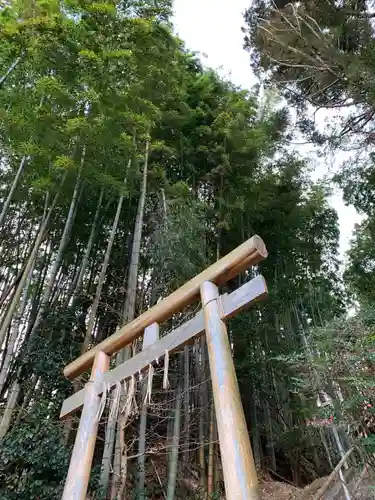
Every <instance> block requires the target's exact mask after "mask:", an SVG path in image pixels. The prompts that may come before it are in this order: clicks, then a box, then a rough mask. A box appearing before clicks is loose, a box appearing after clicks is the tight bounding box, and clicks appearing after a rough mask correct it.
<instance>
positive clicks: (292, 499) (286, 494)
mask: <svg viewBox="0 0 375 500" xmlns="http://www.w3.org/2000/svg"><path fill="white" fill-rule="evenodd" d="M260 490H261V496H262V500H266V499H269V500H272V499H276V498H277V499H278V500H297V499H298V500H302V499H303V498H304V497H303V496H302V494H303V490H301V489H300V488H295V487H294V486H290V485H289V484H286V483H278V482H276V481H268V482H264V483H261V485H260Z"/></svg>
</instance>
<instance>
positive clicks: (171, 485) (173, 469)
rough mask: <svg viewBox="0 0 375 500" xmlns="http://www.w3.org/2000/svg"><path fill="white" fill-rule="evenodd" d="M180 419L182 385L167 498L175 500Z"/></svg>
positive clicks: (175, 422) (175, 418)
mask: <svg viewBox="0 0 375 500" xmlns="http://www.w3.org/2000/svg"><path fill="white" fill-rule="evenodd" d="M180 420H181V386H180V385H179V386H178V387H177V390H176V408H175V412H174V425H173V438H172V449H171V455H170V461H169V471H168V490H167V500H174V498H175V491H176V481H177V470H178V448H179V442H180Z"/></svg>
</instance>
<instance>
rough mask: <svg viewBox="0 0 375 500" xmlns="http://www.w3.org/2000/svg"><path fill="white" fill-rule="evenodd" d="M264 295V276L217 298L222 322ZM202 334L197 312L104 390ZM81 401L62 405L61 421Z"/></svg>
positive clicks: (111, 376) (107, 379) (79, 395)
mask: <svg viewBox="0 0 375 500" xmlns="http://www.w3.org/2000/svg"><path fill="white" fill-rule="evenodd" d="M266 295H267V285H266V282H265V280H264V278H263V276H261V275H260V276H257V277H256V278H254V279H253V280H251V281H249V282H247V283H245V284H244V285H242V286H241V287H240V288H238V289H237V290H235V291H234V292H232V293H231V294H229V295H227V294H225V295H222V296H221V297H220V300H221V308H220V309H221V316H222V317H223V318H229V317H232V316H234V315H235V314H236V313H238V312H240V311H242V310H243V309H244V308H245V307H249V306H250V305H251V304H254V303H255V302H257V301H258V300H261V299H263V298H264V297H265V296H266ZM153 328H154V326H153V325H152V326H151V329H153ZM203 331H204V319H203V312H202V311H199V313H198V314H197V315H196V316H194V318H192V319H191V320H189V321H187V322H186V323H184V324H183V325H181V326H180V327H178V328H176V329H175V330H173V331H171V332H170V333H168V334H167V335H165V336H164V337H162V338H161V339H159V340H157V341H156V342H155V343H154V344H152V345H149V346H148V347H146V348H145V349H144V350H143V351H142V352H140V353H138V354H136V355H135V356H134V357H133V358H131V359H129V360H128V361H125V362H124V363H122V364H121V365H119V366H118V367H116V368H114V369H113V370H111V371H109V372H107V373H106V374H105V376H104V381H103V383H104V384H105V385H106V387H109V388H111V387H113V386H114V385H116V382H118V381H122V380H125V379H126V378H128V377H131V376H132V375H133V374H134V373H137V372H139V371H140V370H142V369H143V368H145V367H146V366H148V365H149V364H150V363H155V360H156V359H158V358H161V357H162V356H163V355H164V353H165V351H166V350H168V352H169V353H171V352H173V351H175V350H176V349H178V348H179V347H181V346H183V345H184V344H187V343H189V342H192V341H193V339H194V337H196V336H197V335H200V334H201V333H202V332H203ZM101 392H103V387H102V388H101V389H100V390H99V393H98V394H100V393H101ZM83 399H84V389H82V390H81V391H78V392H76V393H75V394H73V395H72V396H70V397H69V398H67V399H66V400H65V401H64V403H63V406H62V409H61V413H60V418H61V419H64V418H66V417H68V416H69V415H71V414H72V413H73V412H74V411H75V410H77V409H78V408H80V407H81V406H82V404H83Z"/></svg>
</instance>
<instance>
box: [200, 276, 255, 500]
mask: <svg viewBox="0 0 375 500" xmlns="http://www.w3.org/2000/svg"><path fill="white" fill-rule="evenodd" d="M200 291H201V299H202V307H203V311H204V322H205V331H206V341H207V348H208V357H209V362H210V372H211V379H212V391H213V396H214V403H215V413H216V420H217V429H218V435H219V443H220V451H221V461H222V465H223V473H224V483H225V495H226V499H227V500H259V499H260V496H259V488H258V479H257V473H256V468H255V463H254V458H253V453H252V450H251V445H250V439H249V433H248V430H247V425H246V420H245V415H244V411H243V407H242V402H241V396H240V391H239V388H238V382H237V377H236V372H235V368H234V363H233V357H232V352H231V348H230V344H229V339H228V334H227V328H226V325H225V323H224V321H223V320H222V319H221V314H220V298H219V291H218V287H217V286H216V285H215V284H214V283H212V282H210V281H205V282H203V283H202V285H201V289H200Z"/></svg>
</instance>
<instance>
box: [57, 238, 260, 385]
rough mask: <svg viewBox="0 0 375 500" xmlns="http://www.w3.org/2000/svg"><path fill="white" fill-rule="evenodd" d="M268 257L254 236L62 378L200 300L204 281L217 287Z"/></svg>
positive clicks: (73, 365)
mask: <svg viewBox="0 0 375 500" xmlns="http://www.w3.org/2000/svg"><path fill="white" fill-rule="evenodd" d="M266 257H267V250H266V247H265V245H264V243H263V240H262V239H261V238H260V237H259V236H253V237H252V238H250V239H249V240H247V241H245V242H244V243H242V245H240V246H239V247H237V248H236V249H235V250H233V251H232V252H230V253H229V254H227V255H226V256H225V257H223V258H222V259H220V260H218V261H217V262H215V264H213V265H212V266H210V267H208V268H207V269H205V270H204V271H203V272H202V273H200V274H198V275H197V276H195V278H193V279H191V280H190V281H188V282H187V283H185V285H183V286H182V287H181V288H179V289H178V290H176V291H175V292H173V293H172V294H171V295H169V296H168V297H166V298H165V299H163V300H161V301H160V302H159V303H157V304H156V305H155V306H153V307H151V309H149V310H148V311H146V312H144V313H143V314H141V315H140V316H139V317H138V318H136V319H135V320H134V321H131V322H130V323H128V324H127V325H125V326H123V327H122V328H120V329H119V330H118V331H117V332H115V333H114V334H113V335H111V336H110V337H108V338H107V339H105V340H103V342H100V343H99V344H98V345H96V346H95V347H93V348H92V349H90V350H89V351H87V352H85V353H84V354H82V355H81V356H80V357H79V358H77V359H76V360H74V361H72V362H71V363H70V364H68V365H67V366H66V367H65V369H64V375H65V377H67V378H69V379H73V378H75V377H77V376H78V375H80V374H82V373H83V372H85V371H86V370H87V369H88V368H90V366H91V365H92V363H93V360H94V358H95V354H96V352H98V351H102V352H105V353H106V354H114V353H116V352H117V351H119V350H120V349H122V348H123V347H125V346H126V345H128V344H130V342H132V341H133V340H135V339H136V338H138V337H139V336H141V335H142V334H143V332H144V329H145V328H147V327H148V326H150V325H151V324H152V323H162V322H163V321H165V320H166V319H168V318H170V317H171V316H172V315H173V314H174V313H176V312H179V311H181V309H183V308H184V307H185V306H187V305H189V304H191V303H192V302H194V300H197V299H199V290H200V286H201V284H202V283H203V282H204V281H212V282H213V283H216V284H217V285H221V284H224V283H226V282H227V281H228V280H230V279H232V278H234V277H235V276H237V275H238V274H239V273H240V272H242V271H244V270H245V269H247V268H249V267H250V266H254V265H256V264H258V263H259V262H260V261H262V260H263V259H265V258H266Z"/></svg>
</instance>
